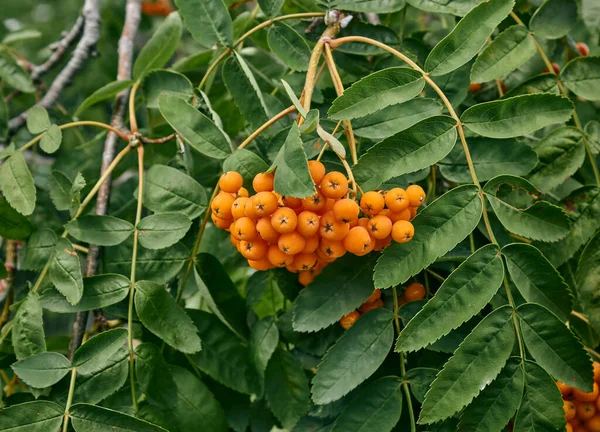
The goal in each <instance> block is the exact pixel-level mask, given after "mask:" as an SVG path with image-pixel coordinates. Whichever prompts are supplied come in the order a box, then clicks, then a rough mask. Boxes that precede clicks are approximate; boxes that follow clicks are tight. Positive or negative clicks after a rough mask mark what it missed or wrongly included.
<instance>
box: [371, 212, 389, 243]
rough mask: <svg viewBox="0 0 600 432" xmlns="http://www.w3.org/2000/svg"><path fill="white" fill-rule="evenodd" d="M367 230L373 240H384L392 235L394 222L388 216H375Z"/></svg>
mask: <svg viewBox="0 0 600 432" xmlns="http://www.w3.org/2000/svg"><path fill="white" fill-rule="evenodd" d="M367 229H368V230H369V234H371V236H372V237H373V238H375V239H377V240H382V239H384V238H386V237H387V236H389V235H390V234H391V233H392V221H391V220H390V218H389V217H387V216H382V215H377V216H373V217H372V218H371V219H369V222H368V224H367Z"/></svg>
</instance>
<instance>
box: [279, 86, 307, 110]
mask: <svg viewBox="0 0 600 432" xmlns="http://www.w3.org/2000/svg"><path fill="white" fill-rule="evenodd" d="M281 84H282V85H283V89H284V90H285V92H286V94H287V95H288V97H289V98H290V101H292V104H294V106H295V107H296V110H298V113H299V114H300V115H301V116H302V117H304V118H306V117H307V115H308V113H307V112H306V110H305V109H304V107H303V106H302V104H301V103H300V100H299V99H298V98H297V97H296V93H294V90H293V89H292V87H290V85H289V84H288V83H287V81H286V80H284V79H282V80H281Z"/></svg>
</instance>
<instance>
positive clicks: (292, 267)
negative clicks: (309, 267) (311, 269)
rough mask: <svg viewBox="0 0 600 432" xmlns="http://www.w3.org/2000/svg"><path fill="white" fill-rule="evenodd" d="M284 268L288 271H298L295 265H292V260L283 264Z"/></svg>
mask: <svg viewBox="0 0 600 432" xmlns="http://www.w3.org/2000/svg"><path fill="white" fill-rule="evenodd" d="M290 256H291V255H290ZM285 269H286V270H287V271H289V272H290V273H298V269H297V268H296V267H294V262H293V261H292V263H291V264H288V265H286V266H285Z"/></svg>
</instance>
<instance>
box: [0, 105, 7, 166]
mask: <svg viewBox="0 0 600 432" xmlns="http://www.w3.org/2000/svg"><path fill="white" fill-rule="evenodd" d="M7 137H8V105H7V104H6V101H5V100H4V98H0V139H2V140H3V141H6V140H7V139H6V138H7ZM2 153H4V152H2ZM1 159H4V158H3V157H1V156H0V160H1Z"/></svg>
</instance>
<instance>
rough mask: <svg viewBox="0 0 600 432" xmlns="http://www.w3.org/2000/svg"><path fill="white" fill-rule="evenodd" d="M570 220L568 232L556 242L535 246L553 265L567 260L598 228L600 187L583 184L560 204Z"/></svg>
mask: <svg viewBox="0 0 600 432" xmlns="http://www.w3.org/2000/svg"><path fill="white" fill-rule="evenodd" d="M561 205H562V207H563V208H564V209H565V211H566V213H567V215H568V216H569V219H570V221H571V230H570V232H569V234H568V235H567V236H566V237H564V238H563V239H562V240H560V241H559V242H557V243H554V244H552V245H546V244H543V243H540V244H537V245H536V246H537V247H538V248H539V249H540V250H541V251H542V253H543V254H544V256H545V257H547V258H548V259H549V260H550V262H551V263H552V264H554V266H555V267H558V266H560V265H562V264H563V263H565V262H566V261H567V260H569V259H570V258H571V257H572V256H573V255H574V254H575V252H577V251H578V250H579V249H580V248H581V247H582V246H583V245H584V244H585V243H586V242H587V241H588V240H589V239H590V238H591V237H592V236H593V235H594V233H595V232H596V230H597V229H598V228H600V189H598V188H597V187H595V186H584V187H582V188H580V189H577V190H576V191H574V192H573V193H571V194H570V195H569V196H568V197H566V198H565V199H564V200H563V203H562V204H561Z"/></svg>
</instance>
